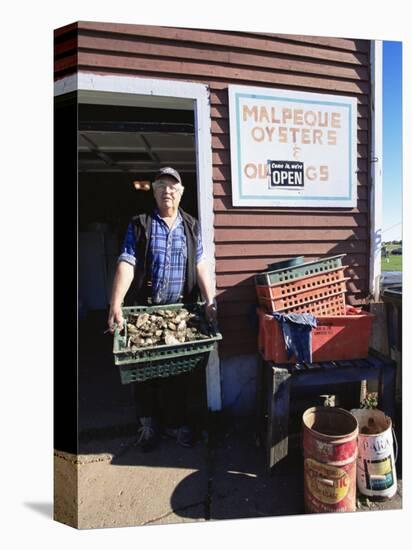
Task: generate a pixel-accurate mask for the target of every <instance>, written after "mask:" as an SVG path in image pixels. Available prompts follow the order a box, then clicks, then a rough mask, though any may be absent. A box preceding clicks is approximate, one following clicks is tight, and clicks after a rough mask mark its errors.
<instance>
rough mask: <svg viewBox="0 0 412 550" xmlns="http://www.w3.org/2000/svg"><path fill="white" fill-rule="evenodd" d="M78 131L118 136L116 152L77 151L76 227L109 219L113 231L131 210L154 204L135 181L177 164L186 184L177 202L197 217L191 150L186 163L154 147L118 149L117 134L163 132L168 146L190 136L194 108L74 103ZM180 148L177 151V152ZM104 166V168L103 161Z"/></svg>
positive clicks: (119, 230)
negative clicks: (91, 165) (96, 162)
mask: <svg viewBox="0 0 412 550" xmlns="http://www.w3.org/2000/svg"><path fill="white" fill-rule="evenodd" d="M78 124H79V134H82V133H83V135H84V134H86V133H90V132H92V135H93V138H94V137H95V136H98V134H99V133H100V134H101V135H104V134H106V135H107V134H110V133H112V134H113V135H115V136H118V137H119V141H120V143H119V147H118V148H117V149H116V151H105V150H98V149H94V148H93V144H92V145H91V147H90V150H89V151H79V193H78V197H79V229H80V231H82V230H86V229H87V227H88V226H90V225H91V224H108V225H109V226H110V228H111V230H113V231H114V232H115V233H116V234H117V235H118V236H119V238H121V236H122V235H123V234H124V230H125V227H126V226H127V223H128V221H129V220H130V218H131V217H132V216H133V215H136V214H140V213H142V212H145V211H150V210H151V209H152V208H153V207H154V200H153V195H152V192H151V191H149V192H147V191H141V190H136V189H135V188H134V185H133V182H134V181H136V180H139V181H141V180H143V181H150V182H151V181H152V180H153V176H154V174H155V173H156V171H157V170H158V169H159V168H160V167H162V166H173V167H175V168H176V169H177V170H179V169H180V171H181V176H182V180H183V185H184V186H185V192H184V194H183V197H182V201H181V207H182V208H183V209H184V210H185V211H186V212H188V213H189V214H191V215H193V216H195V217H197V215H198V205H197V191H196V151H195V150H194V149H193V152H192V162H191V164H190V165H189V166H188V167H183V169H182V166H181V165H180V162H179V160H174V159H173V152H172V151H170V152H169V153H167V152H166V154H165V153H164V152H162V153H161V154H157V152H156V150H153V149H148V150H147V151H137V150H136V151H130V150H127V151H126V150H124V151H122V149H121V136H122V135H127V134H128V135H131V134H133V133H135V134H138V135H140V136H143V137H148V136H150V135H163V136H168V140H169V141H170V146H171V148H173V146H174V142H175V141H176V140H175V137H176V136H179V135H182V134H184V135H186V136H187V135H192V136H194V112H193V111H189V110H181V109H180V110H178V109H153V108H143V107H118V106H112V105H92V104H83V103H80V104H79V105H78ZM177 153H179V151H177ZM93 158H95V159H96V160H97V159H98V160H100V161H103V162H101V166H100V167H99V168H98V169H97V170H93V169H90V168H86V169H83V165H87V162H88V161H90V159H93ZM105 164H106V166H107V170H106V171H105V170H104V166H105Z"/></svg>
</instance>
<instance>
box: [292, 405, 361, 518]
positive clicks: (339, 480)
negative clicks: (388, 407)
mask: <svg viewBox="0 0 412 550" xmlns="http://www.w3.org/2000/svg"><path fill="white" fill-rule="evenodd" d="M302 422H303V452H304V500H305V510H306V512H309V513H317V512H354V511H355V509H356V459H357V453H358V448H357V437H358V422H357V420H356V418H355V417H354V416H353V415H352V414H351V413H350V412H348V411H345V410H344V409H339V408H335V407H312V408H310V409H308V410H307V411H305V412H304V414H303V418H302Z"/></svg>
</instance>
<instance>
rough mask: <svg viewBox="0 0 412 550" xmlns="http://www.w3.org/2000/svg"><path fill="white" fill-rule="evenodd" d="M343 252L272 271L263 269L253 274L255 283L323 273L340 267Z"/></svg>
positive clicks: (269, 282) (266, 283)
mask: <svg viewBox="0 0 412 550" xmlns="http://www.w3.org/2000/svg"><path fill="white" fill-rule="evenodd" d="M344 256H345V254H340V255H338V256H329V257H327V258H323V259H321V260H314V261H312V262H306V263H304V264H300V265H296V266H293V267H288V268H285V269H275V270H274V271H265V272H263V273H259V274H257V275H255V283H256V284H257V285H273V284H275V283H283V282H286V281H293V280H294V279H298V278H299V277H305V276H307V275H315V274H317V273H324V272H327V271H330V270H331V269H336V268H338V267H342V258H343V257H344Z"/></svg>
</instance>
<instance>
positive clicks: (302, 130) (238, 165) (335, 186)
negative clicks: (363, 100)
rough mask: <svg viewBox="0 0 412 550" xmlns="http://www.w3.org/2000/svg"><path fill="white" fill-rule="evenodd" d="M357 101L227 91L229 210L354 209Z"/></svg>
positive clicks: (231, 88) (266, 91)
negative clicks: (247, 207)
mask: <svg viewBox="0 0 412 550" xmlns="http://www.w3.org/2000/svg"><path fill="white" fill-rule="evenodd" d="M356 117H357V106H356V98H352V97H346V96H335V95H327V94H314V93H308V92H295V91H291V90H277V89H265V88H249V87H245V86H229V118H230V154H231V167H232V196H233V205H234V206H294V207H296V206H297V207H307V206H309V207H320V206H322V207H324V206H329V207H333V208H336V207H343V208H353V207H355V206H356V185H357V177H356V171H357V151H356V143H357V135H356V129H357V123H356Z"/></svg>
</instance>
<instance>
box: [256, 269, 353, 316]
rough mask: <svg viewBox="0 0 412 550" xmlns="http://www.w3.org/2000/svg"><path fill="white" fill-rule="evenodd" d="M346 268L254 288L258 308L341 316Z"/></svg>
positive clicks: (343, 309)
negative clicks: (259, 306) (344, 271)
mask: <svg viewBox="0 0 412 550" xmlns="http://www.w3.org/2000/svg"><path fill="white" fill-rule="evenodd" d="M345 267H346V266H343V267H339V268H336V269H332V270H330V271H328V272H323V273H317V274H315V275H309V276H305V277H299V278H298V279H294V280H292V281H286V282H279V283H275V284H272V285H256V293H257V297H258V301H259V304H260V305H261V306H263V307H264V308H265V309H266V311H269V312H271V311H284V312H290V313H303V312H308V313H312V314H313V315H345V313H346V310H345V307H346V306H345V294H344V293H345V292H346V281H348V280H349V277H344V275H343V270H344V268H345Z"/></svg>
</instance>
